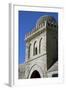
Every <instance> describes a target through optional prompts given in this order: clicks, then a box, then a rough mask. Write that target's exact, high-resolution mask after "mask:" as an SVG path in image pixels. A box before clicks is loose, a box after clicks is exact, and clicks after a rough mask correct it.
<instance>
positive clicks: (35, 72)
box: [30, 70, 41, 78]
mask: <svg viewBox="0 0 66 90" xmlns="http://www.w3.org/2000/svg"><path fill="white" fill-rule="evenodd" d="M30 78H41V76H40V74H39V72H38V71H37V70H35V71H34V72H33V73H32V75H31V77H30Z"/></svg>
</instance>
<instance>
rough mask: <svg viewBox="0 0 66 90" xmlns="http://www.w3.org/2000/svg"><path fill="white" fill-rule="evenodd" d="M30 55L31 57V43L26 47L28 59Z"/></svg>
mask: <svg viewBox="0 0 66 90" xmlns="http://www.w3.org/2000/svg"><path fill="white" fill-rule="evenodd" d="M30 55H31V43H30V44H29V47H28V58H30Z"/></svg>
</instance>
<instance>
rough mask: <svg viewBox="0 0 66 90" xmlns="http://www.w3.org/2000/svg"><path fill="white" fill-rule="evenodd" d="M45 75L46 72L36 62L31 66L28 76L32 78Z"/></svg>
mask: <svg viewBox="0 0 66 90" xmlns="http://www.w3.org/2000/svg"><path fill="white" fill-rule="evenodd" d="M36 74H37V76H36ZM33 75H34V76H33ZM43 76H44V73H43V70H42V68H41V67H40V66H39V65H37V64H35V65H33V66H32V67H31V69H30V72H29V74H28V77H27V78H31V77H32V78H33V77H34V78H43Z"/></svg>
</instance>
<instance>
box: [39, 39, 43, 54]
mask: <svg viewBox="0 0 66 90" xmlns="http://www.w3.org/2000/svg"><path fill="white" fill-rule="evenodd" d="M41 51H42V38H41V39H40V41H39V53H41Z"/></svg>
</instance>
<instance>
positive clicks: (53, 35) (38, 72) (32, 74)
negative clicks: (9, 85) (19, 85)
mask: <svg viewBox="0 0 66 90" xmlns="http://www.w3.org/2000/svg"><path fill="white" fill-rule="evenodd" d="M25 42H26V51H25V52H26V54H25V63H24V64H19V79H22V78H24V79H27V78H45V77H58V23H57V22H56V20H55V19H54V18H53V17H51V16H42V17H40V18H39V19H38V20H37V22H36V26H35V27H34V28H33V29H32V31H31V32H29V33H27V34H26V35H25Z"/></svg>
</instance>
